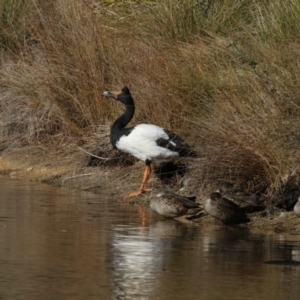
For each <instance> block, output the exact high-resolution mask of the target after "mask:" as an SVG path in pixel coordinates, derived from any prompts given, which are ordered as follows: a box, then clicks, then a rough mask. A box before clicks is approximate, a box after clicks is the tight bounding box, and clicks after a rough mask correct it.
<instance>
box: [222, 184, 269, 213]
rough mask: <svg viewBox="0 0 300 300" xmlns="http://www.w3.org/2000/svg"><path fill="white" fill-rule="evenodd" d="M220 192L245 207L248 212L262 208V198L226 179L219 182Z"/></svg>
mask: <svg viewBox="0 0 300 300" xmlns="http://www.w3.org/2000/svg"><path fill="white" fill-rule="evenodd" d="M218 192H219V193H220V194H221V195H222V196H223V197H225V198H226V199H228V200H230V201H232V202H234V203H235V204H237V205H238V206H240V207H242V208H244V209H245V210H246V211H247V212H252V211H257V210H260V209H262V208H263V207H262V205H261V199H260V198H259V197H258V196H257V195H256V194H253V193H250V192H248V191H246V190H243V189H241V188H238V187H234V185H233V184H232V183H231V182H227V181H224V182H222V183H220V184H219V188H218Z"/></svg>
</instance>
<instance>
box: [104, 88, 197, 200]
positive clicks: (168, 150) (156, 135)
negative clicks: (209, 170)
mask: <svg viewBox="0 0 300 300" xmlns="http://www.w3.org/2000/svg"><path fill="white" fill-rule="evenodd" d="M103 95H104V96H106V97H110V98H113V99H115V100H118V101H120V102H121V103H123V104H124V105H125V112H124V113H123V114H122V115H121V116H119V117H118V118H117V119H116V120H115V122H114V123H113V125H112V127H111V131H110V142H111V144H112V146H113V148H115V149H118V150H120V151H122V152H126V153H129V154H131V155H133V156H134V157H136V158H137V159H139V160H141V161H143V162H144V163H145V171H144V175H143V179H142V183H141V186H140V188H139V189H138V190H137V191H133V192H130V193H129V194H127V195H126V196H125V197H124V199H129V198H132V197H136V196H138V195H140V194H143V193H146V192H150V191H151V189H149V188H147V183H148V181H149V178H150V176H151V173H152V169H151V164H152V163H162V162H168V161H171V160H173V159H174V158H177V157H186V156H188V157H196V156H197V154H196V151H195V150H194V149H193V148H192V147H191V146H189V145H188V144H187V143H185V142H184V140H183V139H182V138H180V137H179V136H178V135H176V134H174V133H172V132H171V131H169V130H167V129H165V128H163V127H160V126H157V125H152V124H138V125H136V126H133V127H126V126H127V124H128V123H129V122H130V121H131V120H132V118H133V116H134V112H135V104H134V100H133V97H132V96H131V93H130V90H129V88H128V87H127V86H125V87H123V88H122V90H121V91H120V92H113V91H105V92H104V93H103Z"/></svg>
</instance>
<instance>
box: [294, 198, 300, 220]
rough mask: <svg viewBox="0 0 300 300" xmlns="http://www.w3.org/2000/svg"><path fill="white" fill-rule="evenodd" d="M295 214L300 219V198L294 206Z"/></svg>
mask: <svg viewBox="0 0 300 300" xmlns="http://www.w3.org/2000/svg"><path fill="white" fill-rule="evenodd" d="M294 213H295V215H296V216H297V217H299V218H300V197H298V201H297V202H296V204H295V206H294Z"/></svg>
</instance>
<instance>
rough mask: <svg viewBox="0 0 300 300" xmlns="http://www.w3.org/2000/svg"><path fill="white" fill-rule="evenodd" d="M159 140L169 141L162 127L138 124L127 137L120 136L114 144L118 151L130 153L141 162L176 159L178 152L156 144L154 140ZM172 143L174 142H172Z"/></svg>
mask: <svg viewBox="0 0 300 300" xmlns="http://www.w3.org/2000/svg"><path fill="white" fill-rule="evenodd" d="M161 138H162V139H165V140H169V136H168V134H167V133H166V132H165V131H164V129H163V128H162V127H159V126H156V125H151V124H139V125H136V126H135V127H134V129H133V130H132V131H131V133H130V134H129V135H127V136H126V135H124V136H122V137H121V138H120V139H119V140H118V142H117V143H116V146H117V148H118V149H119V150H121V151H123V152H127V153H130V154H131V155H133V156H135V157H136V158H138V159H140V160H142V161H146V160H147V159H148V160H150V161H154V162H164V161H169V160H171V159H172V158H174V157H178V156H179V153H178V152H175V151H171V150H169V149H166V148H163V147H160V146H158V145H157V144H156V140H158V139H161ZM172 143H174V142H173V141H172ZM174 144H175V143H174Z"/></svg>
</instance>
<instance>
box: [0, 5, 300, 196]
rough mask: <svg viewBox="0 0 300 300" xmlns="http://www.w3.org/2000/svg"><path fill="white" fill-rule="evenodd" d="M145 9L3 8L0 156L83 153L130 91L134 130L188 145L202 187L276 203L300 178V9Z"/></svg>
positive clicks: (233, 6)
mask: <svg viewBox="0 0 300 300" xmlns="http://www.w3.org/2000/svg"><path fill="white" fill-rule="evenodd" d="M138 3H139V2H138V1H137V2H135V1H128V2H126V1H96V0H78V1H71V0H52V1H48V2H47V4H45V2H44V1H38V0H32V1H17V0H10V1H4V0H2V1H0V7H1V11H2V19H1V28H2V29H1V34H2V37H3V38H2V40H1V49H0V53H1V56H0V57H1V68H0V74H1V77H0V100H1V101H0V116H1V126H0V136H1V141H2V147H1V149H2V151H4V150H5V149H7V148H9V147H21V146H22V145H25V144H35V143H58V145H59V146H63V145H64V141H65V137H66V136H73V137H74V139H75V140H76V139H78V140H81V143H82V141H84V140H85V139H86V138H87V137H93V136H95V134H96V132H97V128H98V127H99V126H103V125H108V124H110V123H111V122H112V121H113V120H114V119H115V118H116V117H117V116H118V115H119V114H120V113H121V111H122V109H123V108H122V107H119V105H117V104H116V103H114V102H110V101H108V100H106V99H104V98H103V97H102V92H103V90H104V89H106V88H110V89H116V88H121V87H122V86H123V85H128V86H129V87H130V88H131V90H132V93H133V95H134V98H135V100H136V106H137V113H136V116H135V118H134V120H133V122H132V123H133V124H134V123H138V122H151V123H154V124H160V125H162V126H164V127H166V128H168V129H171V130H173V131H174V132H176V133H179V134H181V135H182V136H184V137H185V139H186V140H187V141H188V142H189V143H190V144H191V145H193V146H194V147H195V148H196V149H197V150H199V152H201V153H202V155H203V156H204V157H206V158H207V159H206V162H205V164H204V165H203V166H202V168H201V170H199V173H198V174H197V176H198V177H199V180H202V181H203V184H204V183H206V182H217V181H219V180H231V181H234V182H237V183H240V184H242V185H243V186H245V187H248V188H249V189H251V190H253V191H265V192H266V193H269V194H272V193H274V190H276V189H278V188H279V187H280V186H281V185H282V183H283V182H284V181H285V180H286V179H287V178H288V176H289V175H290V174H291V173H293V172H298V170H299V161H300V157H299V151H298V148H299V144H300V134H299V132H300V130H299V129H300V121H299V120H300V118H299V117H300V109H299V108H300V97H299V96H300V95H299V91H300V88H299V85H300V84H299V82H300V80H299V79H300V78H299V77H300V68H299V67H300V63H299V61H300V60H299V57H300V56H299V54H300V50H299V49H300V47H299V46H300V45H299V32H300V21H299V20H300V4H299V1H296V0H289V1H286V2H285V4H284V5H280V3H277V2H276V3H275V2H274V1H271V0H264V1H253V0H243V1H235V0H223V1H213V0H211V1H209V0H208V1H171V0H164V1H144V2H143V3H142V4H138ZM28 16H30V17H28ZM99 144H101V143H100V142H98V141H97V139H94V145H89V147H90V148H89V149H97V146H98V145H99ZM81 146H82V145H81ZM83 146H84V145H83ZM99 152H100V153H101V151H99Z"/></svg>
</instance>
